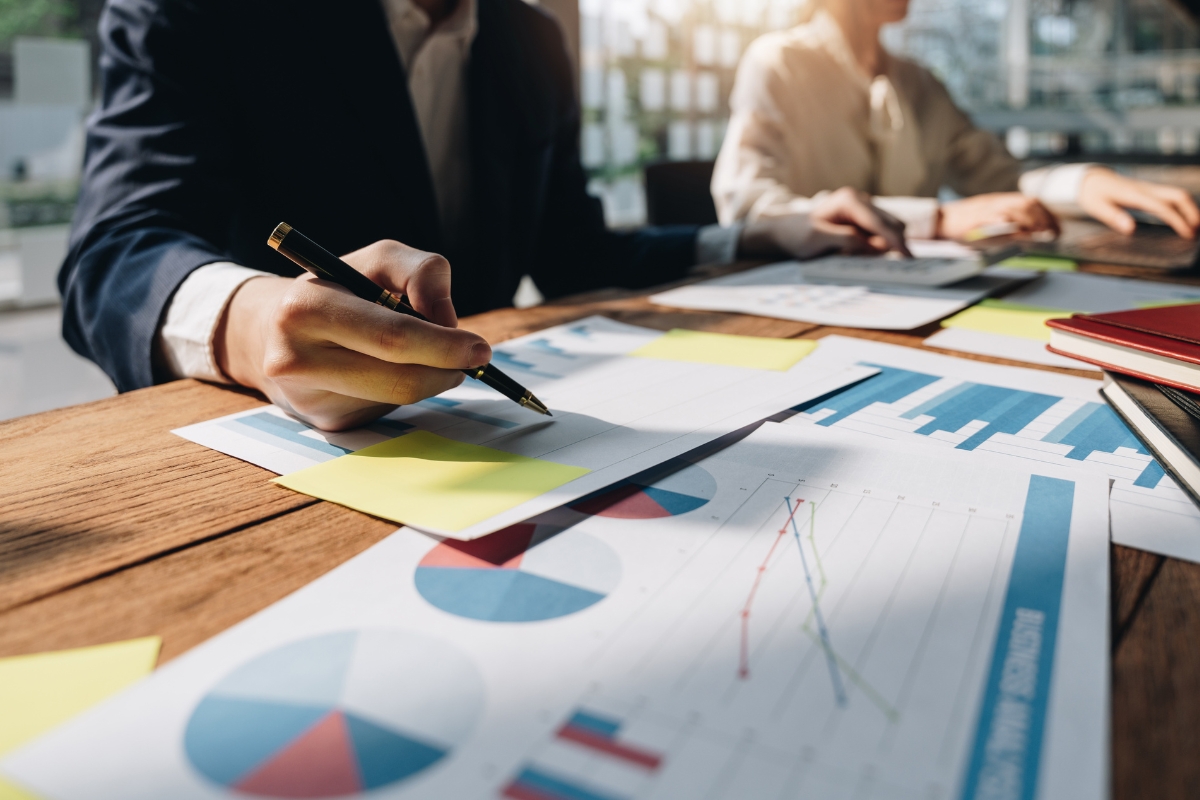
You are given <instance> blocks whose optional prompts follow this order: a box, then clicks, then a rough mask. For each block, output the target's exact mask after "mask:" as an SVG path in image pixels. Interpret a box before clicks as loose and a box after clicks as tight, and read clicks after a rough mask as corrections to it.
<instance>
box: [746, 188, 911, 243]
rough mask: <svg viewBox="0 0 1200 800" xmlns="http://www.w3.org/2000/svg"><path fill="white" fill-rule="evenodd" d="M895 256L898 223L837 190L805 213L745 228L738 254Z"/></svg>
mask: <svg viewBox="0 0 1200 800" xmlns="http://www.w3.org/2000/svg"><path fill="white" fill-rule="evenodd" d="M888 250H898V251H900V252H901V253H903V254H904V255H906V256H907V255H911V254H910V253H909V252H908V246H907V245H906V244H905V243H904V223H903V222H901V221H900V220H898V219H896V218H895V217H893V216H892V215H891V214H889V213H887V212H886V211H884V210H883V209H880V208H876V207H875V206H874V205H873V204H872V203H871V196H870V195H868V194H866V193H865V192H860V191H857V190H855V189H851V188H849V187H842V188H841V189H838V190H837V191H836V192H830V193H829V194H827V195H825V196H824V197H823V198H821V199H820V200H819V201H818V202H817V203H816V204H815V205H814V206H813V209H812V211H810V212H808V213H799V212H797V213H791V214H779V215H777V216H770V217H763V218H760V219H757V220H755V221H754V222H750V223H747V224H746V227H745V228H744V229H743V230H742V236H741V239H740V240H739V241H738V252H739V253H740V254H742V255H746V256H774V255H777V254H780V253H782V254H785V255H790V256H793V257H795V258H815V257H816V256H822V255H827V254H829V253H848V254H873V253H885V252H887V251H888Z"/></svg>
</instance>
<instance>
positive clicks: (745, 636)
mask: <svg viewBox="0 0 1200 800" xmlns="http://www.w3.org/2000/svg"><path fill="white" fill-rule="evenodd" d="M783 501H784V503H785V504H786V508H787V512H788V515H787V519H785V520H784V521H783V525H781V526H780V528H779V530H778V531H777V532H776V535H775V539H774V540H773V541H772V542H771V547H770V549H768V550H767V554H766V556H765V557H764V558H763V560H762V563H761V564H759V565H758V569H757V570H756V571H755V574H754V583H753V584H751V586H750V594H749V595H748V596H747V597H746V602H745V604H744V605H743V606H742V611H741V637H740V648H739V654H738V678H740V679H741V680H746V679H748V678H749V677H750V614H751V611H752V609H753V606H754V598H755V597H756V596H757V595H758V589H759V586H761V585H762V579H763V575H764V574H765V573H766V571H767V567H768V566H769V565H770V562H771V557H772V556H774V555H775V550H776V548H778V547H779V543H780V542H782V541H783V539H784V538H785V537H786V536H787V534H788V528H789V527H790V528H791V533H792V536H793V538H795V540H796V548H797V550H799V552H800V564H801V565H802V566H803V568H804V582H805V584H806V585H807V586H808V596H809V600H810V601H811V602H812V610H811V612H810V613H811V615H812V616H813V617H814V618H815V619H816V622H817V635H818V639H819V642H820V645H821V649H822V650H823V651H824V653H825V661H826V664H827V665H828V666H829V678H830V681H832V683H833V694H834V698H835V699H836V701H837V704H838V705H839V706H845V705H846V688H845V684H844V683H843V681H842V675H841V669H840V667H839V661H840V659H839V657H838V655H837V654H836V653H835V652H834V649H833V645H832V643H831V642H830V637H829V627H828V626H827V625H826V624H825V617H824V615H822V613H821V599H820V592H819V590H818V589H817V587H816V585H815V584H814V582H813V576H812V571H811V570H810V569H809V566H808V556H807V555H806V554H805V552H804V544H803V542H802V541H801V540H800V529H799V528H798V527H796V514H797V512H799V511H800V506H801V505H802V504H803V503H804V502H805V500H804V498H799V499H797V500H796V504H795V505H792V498H791V497H784V498H783ZM808 507H809V510H810V512H811V514H810V520H809V534H808V536H809V540H810V542H812V546H813V555H814V557H815V560H816V562H817V565H818V568H819V572H820V575H821V584H822V588H824V585H825V576H824V568H823V567H821V566H820V557H819V556H817V555H816V544H815V539H814V538H813V537H814V531H815V527H816V519H817V517H816V513H817V505H816V503H811V502H810V503H809V504H808ZM806 625H807V621H806Z"/></svg>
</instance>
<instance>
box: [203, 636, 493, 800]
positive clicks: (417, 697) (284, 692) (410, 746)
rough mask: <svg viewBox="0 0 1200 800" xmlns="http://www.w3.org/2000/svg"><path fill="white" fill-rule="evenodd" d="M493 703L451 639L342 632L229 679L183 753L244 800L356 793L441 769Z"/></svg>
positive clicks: (270, 655)
mask: <svg viewBox="0 0 1200 800" xmlns="http://www.w3.org/2000/svg"><path fill="white" fill-rule="evenodd" d="M483 706H484V685H483V679H482V678H481V677H480V675H479V673H478V672H477V671H476V669H475V667H474V665H473V664H472V663H471V662H470V660H469V659H468V658H467V657H466V656H465V655H464V654H462V653H461V652H459V651H458V650H456V649H454V648H452V647H451V646H449V645H447V644H446V643H445V642H442V641H439V640H437V639H432V638H429V637H426V636H420V635H417V634H412V633H406V632H403V631H396V630H345V631H336V632H333V633H328V634H323V635H320V636H314V637H310V638H307V639H301V640H299V641H296V642H292V643H290V644H286V645H283V646H281V647H277V648H275V649H273V650H269V651H267V652H266V653H264V654H263V655H260V656H259V657H257V658H255V659H253V660H251V661H249V662H247V663H245V664H243V665H242V666H241V667H238V668H237V669H235V670H234V671H233V672H231V673H230V674H228V675H227V676H226V677H225V678H224V679H222V680H221V681H220V682H219V683H217V684H216V686H214V687H213V688H212V689H211V690H210V691H209V692H208V694H207V695H205V697H204V698H203V699H202V700H201V701H200V703H199V704H198V705H197V706H196V708H195V710H194V711H193V712H192V715H191V718H190V719H189V720H188V724H187V728H186V730H185V732H184V741H183V746H184V752H185V753H186V754H187V758H188V761H189V762H191V765H192V767H193V768H194V769H195V770H196V771H197V772H199V773H200V774H201V775H203V776H204V777H205V778H207V779H208V780H209V781H211V782H212V783H215V784H217V785H218V786H221V787H223V788H225V789H227V790H229V791H232V792H234V793H237V794H240V795H250V796H255V797H346V796H355V795H359V794H360V793H362V792H368V791H371V790H372V789H379V788H382V787H384V786H390V785H392V784H396V783H399V782H400V781H403V780H405V779H407V778H411V777H412V776H414V775H416V774H418V773H420V772H423V771H424V770H426V769H428V768H430V767H432V766H434V765H435V764H437V763H438V762H440V761H441V760H442V759H443V758H445V757H446V756H447V755H449V754H450V753H451V752H452V751H453V750H454V748H455V747H456V746H458V745H459V744H461V743H462V742H463V741H465V740H466V739H467V737H468V736H470V735H471V732H472V731H473V730H474V728H475V725H476V723H477V722H478V720H479V717H480V715H481V714H482V712H483Z"/></svg>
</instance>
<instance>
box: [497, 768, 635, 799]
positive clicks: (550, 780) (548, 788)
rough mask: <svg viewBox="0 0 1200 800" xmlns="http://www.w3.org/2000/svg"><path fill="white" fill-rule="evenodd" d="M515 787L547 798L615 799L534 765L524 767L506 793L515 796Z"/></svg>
mask: <svg viewBox="0 0 1200 800" xmlns="http://www.w3.org/2000/svg"><path fill="white" fill-rule="evenodd" d="M513 789H516V790H517V791H520V790H522V789H524V790H526V792H529V793H532V794H536V795H537V796H538V797H545V798H547V800H615V795H610V794H607V793H605V794H600V793H598V792H596V791H593V790H592V789H589V788H586V787H583V786H580V785H579V784H577V783H574V782H572V781H567V780H564V779H562V778H559V777H556V776H554V775H550V774H548V773H546V772H543V771H542V770H540V769H535V768H533V767H525V768H524V769H522V770H521V772H520V774H519V775H517V777H516V779H515V780H513V782H512V786H511V787H509V790H508V791H506V792H505V794H507V795H508V796H509V797H513V796H514V794H513V793H512V790H513ZM519 796H523V797H527V796H529V795H528V794H524V793H522V794H521V795H519Z"/></svg>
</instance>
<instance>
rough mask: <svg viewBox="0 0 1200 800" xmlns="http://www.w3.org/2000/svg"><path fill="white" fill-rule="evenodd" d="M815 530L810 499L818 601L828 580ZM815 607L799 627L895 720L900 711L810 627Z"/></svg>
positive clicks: (814, 511) (813, 505)
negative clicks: (818, 584) (818, 585)
mask: <svg viewBox="0 0 1200 800" xmlns="http://www.w3.org/2000/svg"><path fill="white" fill-rule="evenodd" d="M816 531H817V504H816V503H813V502H811V501H810V502H809V522H808V536H807V537H806V538H807V539H808V543H809V546H811V547H812V552H813V560H814V561H816V563H817V574H818V575H820V578H821V586H820V588H818V589H817V600H818V601H819V600H820V599H821V597H822V595H824V594H825V586H826V584H827V583H828V582H827V581H826V580H825V567H824V565H823V564H822V563H821V552H820V550H818V549H817V540H816V539H815V538H814V537H815V536H816ZM815 608H816V605H815V604H814V606H813V607H812V608H810V609H809V610H808V616H807V617H805V619H804V624H803V625H801V629H802V630H803V631H804V632H805V633H806V634H808V636H809V638H810V639H812V640H813V641H814V642H815V643H817V644H818V645H820V646H821V647H822V648H824V649H826V650H827V652H828V654H829V655H830V656H832V657H833V659H834V660H835V661H836V662H837V664H838V666H839V667H841V669H842V671H843V672H845V673H846V677H848V678H849V679H850V682H851V683H853V684H854V685H855V686H857V687H858V688H860V689H862V690H863V693H864V694H865V695H866V696H867V698H868V699H869V700H870V701H871V703H872V704H873V705H874V706H875V707H877V708H878V709H879V710H880V711H881V712H882V713H883V715H884V716H885V717H887V719H888V722H895V721H896V720H898V719H899V718H900V712H899V711H897V710H896V709H895V708H894V707H893V706H892V705H891V704H890V703H888V701H887V700H885V699H884V697H883V695H882V694H880V693H879V691H878V690H877V689H876V688H875V687H874V686H872V685H871V684H870V683H868V682H867V680H866V679H865V678H863V677H862V676H861V675H859V674H858V671H857V670H855V669H854V667H852V666H851V665H850V663H849V662H848V661H846V659H844V658H842V656H841V654H840V653H838V651H837V650H836V649H835V648H834V647H833V646H832V644H829V643H826V642H824V641H822V640H821V638H820V637H819V636H818V635H817V632H816V631H814V630H813V629H812V626H811V623H812V619H813V612H814V611H815Z"/></svg>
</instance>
